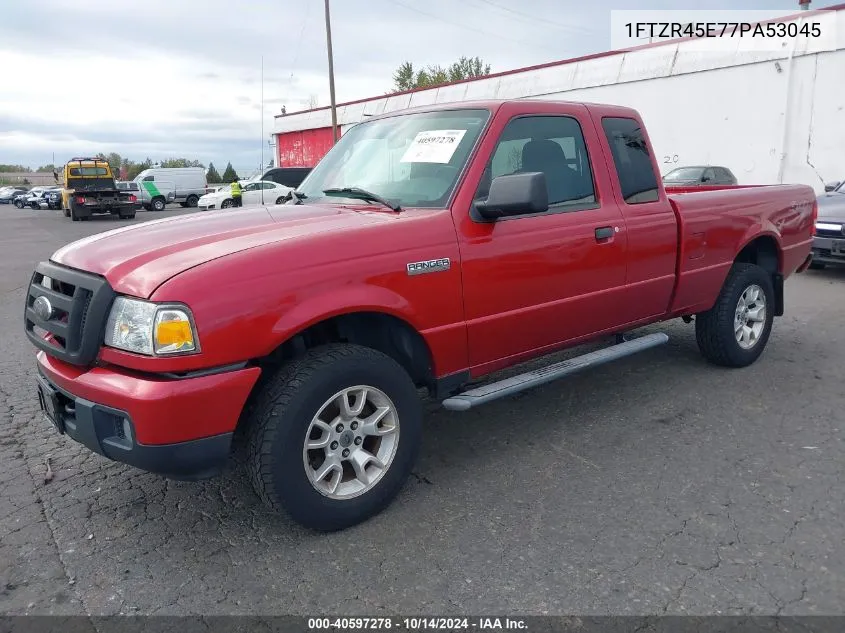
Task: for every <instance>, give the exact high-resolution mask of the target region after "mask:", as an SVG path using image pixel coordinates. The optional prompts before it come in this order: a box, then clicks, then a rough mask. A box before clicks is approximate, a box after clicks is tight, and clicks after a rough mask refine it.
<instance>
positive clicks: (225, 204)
mask: <svg viewBox="0 0 845 633" xmlns="http://www.w3.org/2000/svg"><path fill="white" fill-rule="evenodd" d="M234 205H235V203H234V202H233V201H232V200H231V199H229V198H227V199H226V200H224V201H223V202H222V203H221V204H220V208H221V209H230V208H232V207H233V206H234Z"/></svg>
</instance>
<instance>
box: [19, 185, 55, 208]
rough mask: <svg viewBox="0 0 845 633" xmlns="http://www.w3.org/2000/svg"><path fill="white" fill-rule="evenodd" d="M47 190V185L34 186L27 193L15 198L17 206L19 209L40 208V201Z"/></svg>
mask: <svg viewBox="0 0 845 633" xmlns="http://www.w3.org/2000/svg"><path fill="white" fill-rule="evenodd" d="M46 190H47V188H46V187H33V188H32V189H30V190H29V191H28V192H27V193H26V195H23V196H21V197H19V198H15V206H16V207H17V208H18V209H23V208H24V207H29V208H31V209H38V208H39V207H38V203H39V202H40V201H41V196H42V195H43V194H44V192H45V191H46Z"/></svg>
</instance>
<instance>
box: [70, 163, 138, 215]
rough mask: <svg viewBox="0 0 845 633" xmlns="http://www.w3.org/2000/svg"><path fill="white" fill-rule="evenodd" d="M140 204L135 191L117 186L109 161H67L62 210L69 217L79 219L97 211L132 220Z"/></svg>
mask: <svg viewBox="0 0 845 633" xmlns="http://www.w3.org/2000/svg"><path fill="white" fill-rule="evenodd" d="M139 206H140V203H139V202H138V198H137V197H136V196H135V195H134V194H132V193H129V192H126V191H123V190H121V189H118V188H117V185H116V184H115V181H114V174H113V173H112V169H111V166H110V165H109V164H108V162H107V161H105V160H103V159H101V158H71V159H70V160H69V161H68V162H67V163H66V164H65V167H64V189H63V190H62V211H63V212H64V214H65V217H66V218H71V219H72V220H73V221H74V222H77V221H79V220H87V219H88V218H90V217H91V216H92V215H95V214H96V215H101V214H111V215H117V216H119V217H120V218H121V219H127V220H131V219H132V218H134V217H135V213H136V212H137V211H138V207H139Z"/></svg>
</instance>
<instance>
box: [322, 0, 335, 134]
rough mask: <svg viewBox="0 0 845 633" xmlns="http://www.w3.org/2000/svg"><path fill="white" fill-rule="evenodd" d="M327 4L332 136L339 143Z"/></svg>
mask: <svg viewBox="0 0 845 633" xmlns="http://www.w3.org/2000/svg"><path fill="white" fill-rule="evenodd" d="M325 4H326V48H327V49H328V53H329V97H330V99H331V103H332V138H333V140H334V142H335V143H337V106H336V104H335V98H334V61H333V59H332V22H331V18H330V17H329V0H325Z"/></svg>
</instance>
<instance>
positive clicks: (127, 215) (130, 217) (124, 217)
mask: <svg viewBox="0 0 845 633" xmlns="http://www.w3.org/2000/svg"><path fill="white" fill-rule="evenodd" d="M119 217H120V219H121V220H134V219H135V214H134V213H124V214H123V215H121V216H119Z"/></svg>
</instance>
